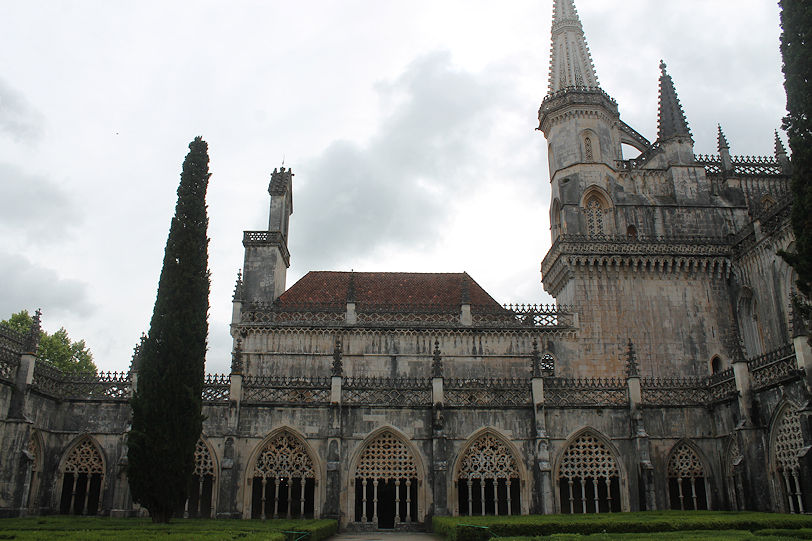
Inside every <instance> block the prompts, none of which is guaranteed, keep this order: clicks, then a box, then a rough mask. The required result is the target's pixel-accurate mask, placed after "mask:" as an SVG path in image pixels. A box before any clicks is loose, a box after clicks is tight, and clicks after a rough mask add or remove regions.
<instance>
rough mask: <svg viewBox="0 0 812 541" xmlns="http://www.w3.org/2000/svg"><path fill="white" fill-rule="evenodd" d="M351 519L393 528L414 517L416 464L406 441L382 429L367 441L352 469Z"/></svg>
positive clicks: (414, 519)
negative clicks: (353, 477)
mask: <svg viewBox="0 0 812 541" xmlns="http://www.w3.org/2000/svg"><path fill="white" fill-rule="evenodd" d="M355 521H356V522H371V523H373V524H374V525H375V526H377V527H378V528H393V527H395V526H396V525H397V524H399V523H401V522H412V521H417V466H416V464H415V459H414V456H413V455H412V452H411V451H410V450H409V448H408V447H407V446H406V444H405V443H404V442H403V441H401V440H400V438H398V437H397V436H396V435H395V434H394V433H392V432H390V431H384V432H382V433H380V434H379V435H378V436H377V437H376V438H375V439H373V440H372V441H370V442H369V443H367V445H366V447H364V450H363V452H362V453H361V457H360V458H359V460H358V466H357V467H356V470H355Z"/></svg>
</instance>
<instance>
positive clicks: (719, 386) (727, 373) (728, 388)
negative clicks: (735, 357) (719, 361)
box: [707, 368, 739, 402]
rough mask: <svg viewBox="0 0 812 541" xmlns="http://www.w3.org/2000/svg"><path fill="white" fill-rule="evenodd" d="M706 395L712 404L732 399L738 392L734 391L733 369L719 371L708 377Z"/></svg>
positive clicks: (734, 377)
mask: <svg viewBox="0 0 812 541" xmlns="http://www.w3.org/2000/svg"><path fill="white" fill-rule="evenodd" d="M707 385H708V395H709V397H710V399H711V401H712V402H722V401H725V400H732V399H734V398H735V397H736V396H737V395H738V393H739V391H738V390H737V389H736V376H735V375H734V374H733V368H728V369H726V370H721V371H720V372H718V373H716V374H713V375H712V376H709V377H708V383H707Z"/></svg>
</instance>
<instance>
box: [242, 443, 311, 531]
mask: <svg viewBox="0 0 812 541" xmlns="http://www.w3.org/2000/svg"><path fill="white" fill-rule="evenodd" d="M252 478H253V494H252V496H253V500H252V515H253V516H254V517H255V518H263V519H265V518H267V517H268V515H272V516H273V517H274V518H276V517H279V516H280V514H281V513H284V514H285V516H287V517H288V518H290V517H294V516H296V517H303V516H305V515H306V514H308V512H311V513H312V511H313V509H314V505H315V503H314V497H315V480H316V470H315V467H314V465H313V459H312V458H311V456H310V454H309V453H308V452H307V449H305V446H304V444H303V443H302V441H301V440H300V439H299V438H298V437H296V436H295V435H294V434H293V433H291V432H290V431H288V430H282V431H280V432H279V433H278V434H276V436H275V437H273V438H271V439H270V440H269V441H268V442H267V443H265V445H264V446H263V447H262V450H261V451H260V452H259V455H258V456H257V459H256V461H255V462H254V465H253V470H252ZM297 503H298V505H297ZM271 511H273V512H272V513H271Z"/></svg>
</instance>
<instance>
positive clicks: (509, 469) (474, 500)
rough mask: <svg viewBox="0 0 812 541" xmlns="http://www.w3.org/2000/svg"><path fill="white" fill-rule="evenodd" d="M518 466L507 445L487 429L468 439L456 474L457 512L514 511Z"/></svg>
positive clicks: (517, 490)
mask: <svg viewBox="0 0 812 541" xmlns="http://www.w3.org/2000/svg"><path fill="white" fill-rule="evenodd" d="M519 481H520V477H519V468H518V465H517V462H516V457H515V456H514V455H513V453H512V452H511V451H510V449H509V448H508V446H507V445H506V444H505V443H504V442H502V441H501V440H500V439H499V438H497V437H496V436H494V435H493V434H490V433H485V434H483V435H481V436H479V437H478V438H477V439H476V440H474V442H473V443H471V444H470V445H469V446H468V448H467V449H466V451H465V455H464V456H463V458H462V460H461V461H460V468H459V473H458V475H457V487H458V496H459V511H460V514H467V515H475V514H480V515H485V514H491V513H493V514H494V515H499V514H508V515H511V514H515V513H518V512H519V511H520V505H519Z"/></svg>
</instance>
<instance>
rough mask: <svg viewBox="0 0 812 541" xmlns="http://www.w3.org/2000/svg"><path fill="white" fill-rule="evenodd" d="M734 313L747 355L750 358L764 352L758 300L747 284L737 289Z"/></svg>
mask: <svg viewBox="0 0 812 541" xmlns="http://www.w3.org/2000/svg"><path fill="white" fill-rule="evenodd" d="M736 315H737V317H738V321H739V334H740V336H741V339H742V342H743V343H744V349H745V351H746V352H747V356H748V357H749V358H752V357H757V356H759V355H761V354H762V353H764V333H763V331H762V328H761V322H760V321H759V319H758V300H757V299H756V296H755V294H754V293H753V289H752V288H751V287H749V286H746V285H745V286H742V288H741V291H739V298H738V299H737V302H736Z"/></svg>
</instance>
